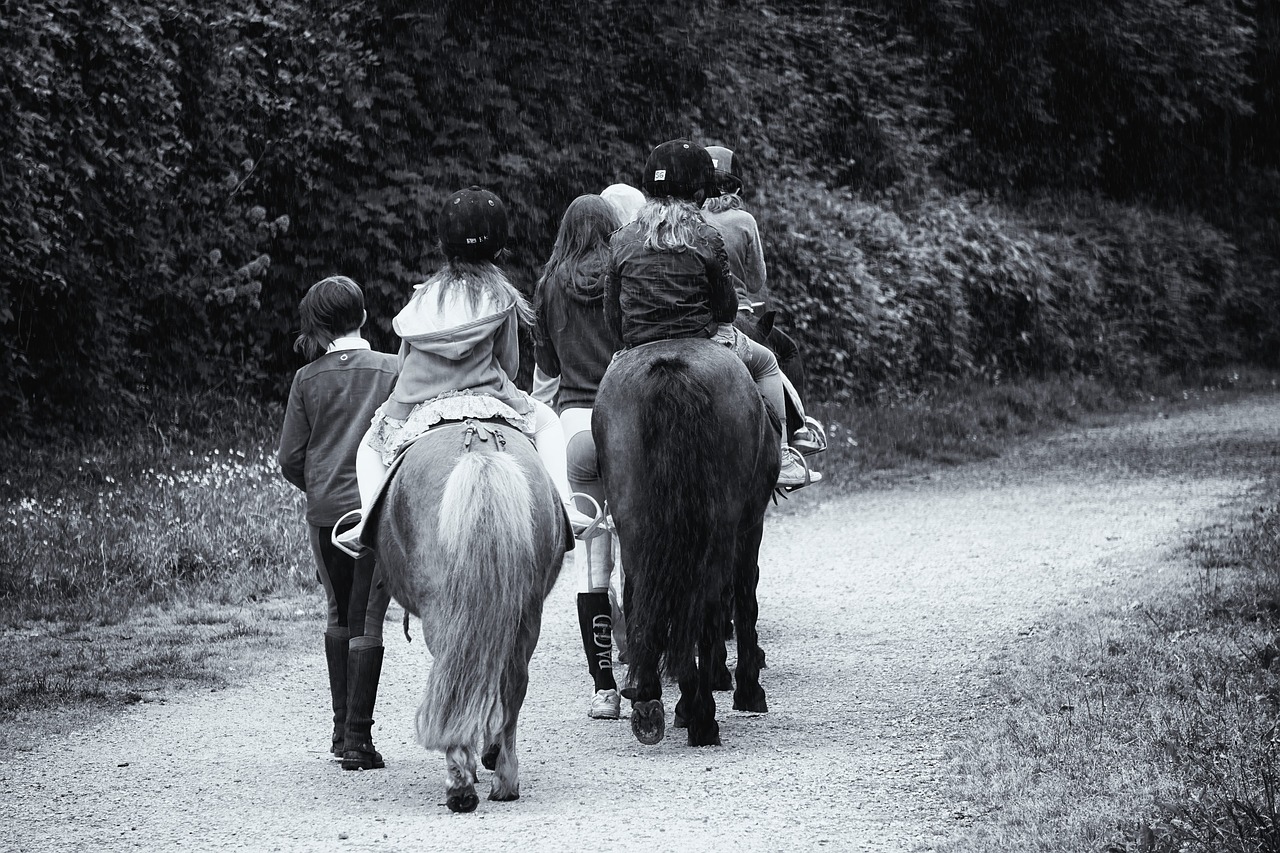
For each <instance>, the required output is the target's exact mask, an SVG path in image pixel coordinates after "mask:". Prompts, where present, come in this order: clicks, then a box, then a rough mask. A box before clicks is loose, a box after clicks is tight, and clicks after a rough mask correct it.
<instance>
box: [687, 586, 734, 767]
mask: <svg viewBox="0 0 1280 853" xmlns="http://www.w3.org/2000/svg"><path fill="white" fill-rule="evenodd" d="M719 613H720V602H719V601H715V602H708V609H707V612H706V614H705V615H704V617H703V618H704V622H703V627H702V631H701V632H700V636H699V638H698V664H697V666H696V667H692V666H690V667H689V668H688V669H687V670H686V672H687V675H686V676H685V677H682V678H681V680H680V682H681V683H680V696H681V701H682V702H683V701H685V700H686V699H688V698H689V697H692V699H691V700H690V701H689V702H687V704H686V707H687V708H688V710H689V713H688V715H687V716H686V722H687V724H688V739H689V746H719V745H720V724H719V723H717V722H716V699H715V694H713V693H712V691H711V684H712V679H713V676H714V671H715V665H716V650H717V649H723V647H724V640H723V639H722V636H723V633H722V632H723V629H722V628H721V627H720V626H721V620H720V619H719V618H718V614H719ZM691 663H692V662H691Z"/></svg>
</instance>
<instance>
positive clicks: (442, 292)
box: [423, 258, 534, 326]
mask: <svg viewBox="0 0 1280 853" xmlns="http://www.w3.org/2000/svg"><path fill="white" fill-rule="evenodd" d="M429 288H434V289H435V292H436V305H437V306H441V307H443V305H444V298H445V296H446V295H448V294H451V293H454V292H457V291H461V292H462V293H463V294H465V295H466V297H467V301H468V302H469V304H470V305H471V307H472V308H477V307H478V306H479V304H480V297H481V296H483V295H486V294H487V295H489V296H490V297H492V298H493V299H494V300H496V301H498V302H506V301H507V300H512V301H514V302H515V306H516V318H517V319H518V320H519V322H520V325H522V326H532V325H533V320H534V314H533V308H532V307H531V306H530V305H529V300H527V299H525V298H524V294H523V293H521V292H520V291H519V290H517V289H516V286H515V285H514V284H512V283H511V281H510V280H509V279H508V278H507V277H506V275H505V274H504V273H503V272H502V270H500V269H498V267H497V265H495V264H494V263H493V261H463V260H459V259H457V258H454V259H453V260H451V261H448V262H446V263H445V265H444V266H442V267H441V268H440V269H438V270H436V272H435V274H434V275H433V276H431V278H429V279H427V281H426V283H425V284H423V289H424V290H426V289H429Z"/></svg>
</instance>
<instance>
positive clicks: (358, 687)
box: [342, 646, 386, 770]
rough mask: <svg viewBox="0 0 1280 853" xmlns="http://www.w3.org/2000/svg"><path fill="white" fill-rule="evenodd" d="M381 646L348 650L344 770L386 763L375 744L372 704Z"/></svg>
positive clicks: (380, 766)
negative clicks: (374, 746) (372, 732)
mask: <svg viewBox="0 0 1280 853" xmlns="http://www.w3.org/2000/svg"><path fill="white" fill-rule="evenodd" d="M382 652H383V649H382V646H374V647H372V648H367V647H366V648H357V649H351V650H350V651H349V652H348V654H347V727H346V731H345V733H344V737H343V741H344V743H343V751H342V769H343V770H379V769H381V768H383V767H385V766H386V765H385V764H383V762H382V755H381V754H379V753H378V751H377V750H376V749H374V748H373V735H372V734H371V731H372V729H373V705H374V702H375V701H377V698H378V679H379V678H380V677H381V675H382Z"/></svg>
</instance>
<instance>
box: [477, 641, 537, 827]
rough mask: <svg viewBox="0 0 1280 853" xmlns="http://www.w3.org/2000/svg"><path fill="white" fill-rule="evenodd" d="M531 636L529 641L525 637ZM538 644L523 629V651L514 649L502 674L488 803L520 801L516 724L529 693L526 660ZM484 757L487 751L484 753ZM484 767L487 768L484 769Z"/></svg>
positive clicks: (527, 664)
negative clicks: (495, 752) (500, 720)
mask: <svg viewBox="0 0 1280 853" xmlns="http://www.w3.org/2000/svg"><path fill="white" fill-rule="evenodd" d="M530 633H531V634H532V640H530V639H528V634H530ZM537 642H538V631H537V629H534V630H532V631H529V629H526V639H525V643H524V646H525V648H523V649H515V650H513V651H512V653H511V657H510V659H508V661H507V668H506V671H505V672H504V673H503V674H502V731H501V732H500V733H499V735H498V740H497V743H496V744H495V746H496V747H498V749H497V755H496V756H495V757H494V758H495V761H494V767H493V771H494V774H493V784H492V786H491V787H490V789H489V799H491V800H499V801H502V802H508V801H510V800H518V799H520V761H519V759H518V758H517V757H516V723H517V722H518V721H519V719H520V708H521V707H522V706H523V705H524V697H525V694H526V693H527V692H528V689H529V658H530V657H532V656H533V647H534V646H535V645H536V644H537ZM486 754H487V751H486ZM486 766H488V765H486Z"/></svg>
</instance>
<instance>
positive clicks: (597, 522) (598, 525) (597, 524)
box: [569, 492, 613, 542]
mask: <svg viewBox="0 0 1280 853" xmlns="http://www.w3.org/2000/svg"><path fill="white" fill-rule="evenodd" d="M574 498H585V499H586V500H588V501H590V502H591V505H592V506H593V507H595V510H596V512H595V517H594V518H592V519H591V523H590V524H588V525H587V526H586V527H584V528H583V529H582V532H581V533H575V534H574V535H573V538H574V539H578V540H581V541H583V542H585V541H587V540H588V539H595V538H596V537H597V536H600V535H602V534H604V533H609V532H611V531H612V530H613V521H612V520H611V519H610V518H609V517H608V515H607V514H606V513H605V511H604V510H603V509H601V507H600V503H599V501H597V500H596V499H595V498H593V497H591V495H589V494H587V493H586V492H574V493H573V494H571V495H569V500H573V499H574ZM607 503H608V502H607V501H606V504H607Z"/></svg>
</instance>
